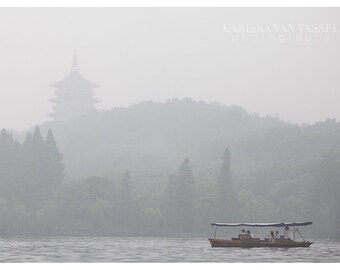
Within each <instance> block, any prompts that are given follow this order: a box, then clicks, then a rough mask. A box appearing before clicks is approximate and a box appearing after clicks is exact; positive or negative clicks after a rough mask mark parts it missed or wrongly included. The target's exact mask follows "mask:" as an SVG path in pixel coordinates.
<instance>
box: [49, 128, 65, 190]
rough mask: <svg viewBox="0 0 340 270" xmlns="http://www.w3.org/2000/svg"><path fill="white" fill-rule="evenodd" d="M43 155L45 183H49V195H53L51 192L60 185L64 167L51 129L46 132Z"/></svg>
mask: <svg viewBox="0 0 340 270" xmlns="http://www.w3.org/2000/svg"><path fill="white" fill-rule="evenodd" d="M45 154H46V157H45V167H46V181H48V183H49V187H50V193H53V190H55V189H56V188H57V187H59V186H60V185H61V182H62V180H63V178H64V176H65V174H64V169H65V166H64V164H63V163H62V161H63V156H62V154H61V153H60V152H59V148H58V146H57V143H56V141H55V139H54V136H53V133H52V130H51V129H49V130H48V133H47V136H46V140H45Z"/></svg>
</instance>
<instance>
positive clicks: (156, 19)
mask: <svg viewBox="0 0 340 270" xmlns="http://www.w3.org/2000/svg"><path fill="white" fill-rule="evenodd" d="M338 10H339V9H337V8H318V9H313V8H166V9H164V8H0V34H1V36H2V42H1V44H0V59H1V61H0V72H1V74H2V79H1V80H0V89H1V94H2V98H1V99H0V127H1V128H8V129H15V130H18V131H20V130H21V131H22V130H25V129H27V128H29V127H32V126H34V125H36V124H41V123H43V122H45V121H49V120H52V119H50V118H49V117H47V114H49V113H51V112H52V103H51V102H49V101H48V100H49V99H51V98H53V97H54V94H53V92H54V90H55V89H54V88H52V87H51V84H53V83H55V82H57V81H59V80H61V79H63V78H64V77H66V76H67V75H68V74H69V72H70V70H71V64H72V54H73V50H74V42H75V40H76V44H77V45H76V47H77V52H78V58H79V70H80V73H81V74H82V75H83V76H84V77H85V78H86V79H88V80H90V81H92V82H94V83H96V84H98V85H99V87H98V88H96V89H95V93H96V98H98V99H99V100H101V102H100V103H98V104H97V108H98V109H99V110H106V109H112V108H114V107H128V106H130V105H131V104H134V103H139V102H141V101H145V100H152V101H155V102H164V101H166V100H167V99H173V98H185V97H189V98H192V99H193V100H195V101H200V100H203V101H205V102H207V103H211V102H219V103H221V104H223V105H226V106H230V105H237V106H241V107H243V108H244V109H246V110H247V111H249V112H251V113H256V114H259V115H260V116H266V115H270V116H274V117H275V116H278V117H279V118H280V119H282V120H285V121H288V122H291V123H298V124H302V123H314V122H316V121H324V120H325V119H327V118H335V119H337V120H338V119H339V116H340V108H339V106H338V105H337V99H339V93H338V91H337V90H338V89H337V87H338V85H339V80H340V77H339V76H338V74H339V72H340V68H339V65H336V63H337V62H339V60H340V54H339V50H338V47H339V44H340V39H339V33H329V34H328V36H327V37H328V38H329V39H327V40H326V39H325V40H323V39H320V40H312V41H304V40H302V41H301V40H300V41H298V40H295V39H291V40H289V39H287V40H284V41H282V40H279V39H278V40H276V39H274V40H266V39H264V40H261V41H254V40H252V41H250V40H248V41H245V40H239V41H232V40H231V37H230V35H228V34H226V33H225V31H224V30H225V29H224V28H225V27H226V25H227V26H228V25H231V24H243V25H245V24H255V25H256V24H269V25H271V26H275V25H279V24H287V25H288V24H298V23H303V24H318V23H326V24H335V25H336V27H337V28H339V29H340V25H339V24H338V22H339V20H340V19H339V18H340V17H339V16H338V15H339V12H338ZM337 30H338V29H337ZM300 36H301V37H302V38H303V34H301V35H300ZM239 37H241V35H240V36H239ZM285 37H286V38H288V35H286V36H285ZM265 38H270V35H269V34H268V35H267V36H265ZM274 38H275V36H274ZM322 38H324V36H322Z"/></svg>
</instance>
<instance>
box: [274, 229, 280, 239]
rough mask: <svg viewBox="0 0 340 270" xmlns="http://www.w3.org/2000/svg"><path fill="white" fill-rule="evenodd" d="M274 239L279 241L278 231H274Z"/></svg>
mask: <svg viewBox="0 0 340 270" xmlns="http://www.w3.org/2000/svg"><path fill="white" fill-rule="evenodd" d="M275 239H280V233H279V231H276V232H275Z"/></svg>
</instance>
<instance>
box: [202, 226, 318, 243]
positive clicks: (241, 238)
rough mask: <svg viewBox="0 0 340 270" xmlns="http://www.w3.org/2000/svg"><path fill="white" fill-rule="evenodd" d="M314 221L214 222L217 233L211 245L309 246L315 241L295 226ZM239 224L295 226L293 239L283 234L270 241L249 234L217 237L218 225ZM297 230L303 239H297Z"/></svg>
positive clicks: (211, 240)
mask: <svg viewBox="0 0 340 270" xmlns="http://www.w3.org/2000/svg"><path fill="white" fill-rule="evenodd" d="M311 224H312V222H293V223H284V222H279V223H212V224H211V225H212V226H215V235H214V238H209V242H210V244H211V247H242V248H251V247H283V248H290V247H309V246H310V245H311V244H313V242H309V241H305V239H304V238H303V237H302V235H301V233H300V232H299V230H298V229H295V227H298V226H307V225H311ZM238 226H240V227H241V226H244V227H246V226H251V227H283V228H287V227H288V228H289V227H293V233H294V235H293V239H290V238H288V239H287V238H286V239H284V238H283V236H282V237H281V238H279V239H273V240H272V241H270V240H269V239H268V238H253V237H249V236H248V237H247V236H243V235H242V236H239V237H237V238H231V239H230V240H227V239H218V238H216V232H217V228H218V227H238ZM295 232H298V233H299V235H300V236H301V238H302V239H303V240H302V241H296V240H295Z"/></svg>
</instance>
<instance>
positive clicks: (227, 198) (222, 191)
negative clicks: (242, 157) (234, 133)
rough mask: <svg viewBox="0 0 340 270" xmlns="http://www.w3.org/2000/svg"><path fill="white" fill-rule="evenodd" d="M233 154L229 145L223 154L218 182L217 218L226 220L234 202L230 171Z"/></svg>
mask: <svg viewBox="0 0 340 270" xmlns="http://www.w3.org/2000/svg"><path fill="white" fill-rule="evenodd" d="M230 160H231V154H230V150H229V148H228V147H227V148H226V150H225V151H224V153H223V155H222V165H221V168H220V173H219V176H218V179H217V182H216V201H217V216H218V217H217V218H218V219H222V220H225V219H226V218H227V217H228V214H230V208H231V207H232V204H233V189H232V182H231V171H230Z"/></svg>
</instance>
